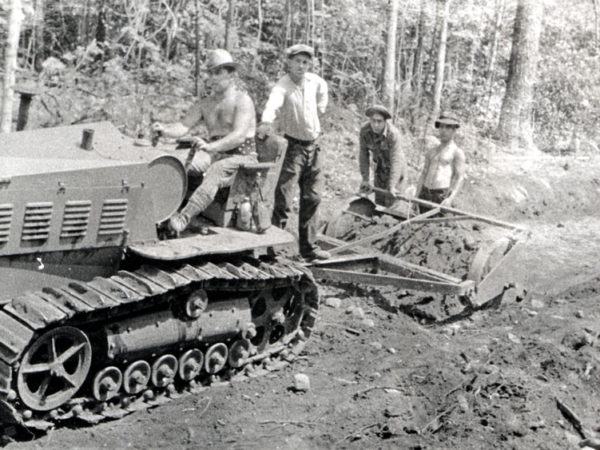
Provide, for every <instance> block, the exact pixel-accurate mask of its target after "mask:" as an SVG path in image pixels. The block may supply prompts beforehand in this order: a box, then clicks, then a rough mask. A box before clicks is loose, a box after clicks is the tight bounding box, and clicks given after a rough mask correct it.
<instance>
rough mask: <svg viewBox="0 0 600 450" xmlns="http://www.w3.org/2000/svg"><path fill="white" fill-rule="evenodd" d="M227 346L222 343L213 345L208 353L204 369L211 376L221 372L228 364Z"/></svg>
mask: <svg viewBox="0 0 600 450" xmlns="http://www.w3.org/2000/svg"><path fill="white" fill-rule="evenodd" d="M227 354H228V351H227V346H226V345H225V344H223V343H222V342H219V343H218V344H214V345H212V346H211V347H210V348H209V349H208V350H207V351H206V359H205V361H204V369H205V370H206V372H208V373H210V374H215V373H218V372H220V371H221V370H222V369H223V367H225V364H227Z"/></svg>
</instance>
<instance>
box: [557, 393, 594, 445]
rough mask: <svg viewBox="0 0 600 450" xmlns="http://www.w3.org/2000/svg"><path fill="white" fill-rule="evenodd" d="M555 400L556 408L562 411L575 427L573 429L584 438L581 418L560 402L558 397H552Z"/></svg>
mask: <svg viewBox="0 0 600 450" xmlns="http://www.w3.org/2000/svg"><path fill="white" fill-rule="evenodd" d="M554 399H555V400H556V406H558V409H559V410H560V412H561V413H562V415H563V416H564V417H565V419H567V420H568V421H569V422H570V423H571V425H573V428H575V430H576V431H577V432H578V433H579V435H580V436H581V437H582V438H583V439H585V438H586V435H585V432H584V431H583V425H582V423H581V420H579V418H578V417H577V416H576V415H575V413H574V412H573V411H571V409H570V408H569V407H568V406H567V405H565V404H564V403H563V402H561V401H560V400H559V399H558V398H556V397H555V398H554Z"/></svg>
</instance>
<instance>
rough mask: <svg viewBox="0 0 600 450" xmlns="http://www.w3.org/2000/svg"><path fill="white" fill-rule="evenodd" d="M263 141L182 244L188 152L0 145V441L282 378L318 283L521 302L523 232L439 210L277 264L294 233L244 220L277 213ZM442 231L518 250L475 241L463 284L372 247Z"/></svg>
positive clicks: (48, 143) (125, 145) (61, 132)
mask: <svg viewBox="0 0 600 450" xmlns="http://www.w3.org/2000/svg"><path fill="white" fill-rule="evenodd" d="M154 143H156V141H155V142H154ZM257 143H258V148H259V152H258V153H259V154H258V162H257V163H253V164H245V165H241V166H240V167H239V168H238V171H237V174H236V176H235V179H234V181H233V183H232V185H231V186H230V187H228V188H224V189H221V190H220V191H219V192H218V193H217V196H216V198H215V201H214V202H213V203H212V204H211V205H210V207H209V208H208V209H207V210H205V211H204V212H203V213H202V215H201V216H200V217H198V218H196V219H195V220H194V221H193V222H192V223H191V224H190V226H189V227H188V228H187V229H186V231H184V232H183V233H181V234H179V235H173V234H172V233H170V232H169V230H168V229H167V228H166V227H165V224H166V223H167V222H168V219H169V218H170V217H171V216H172V215H173V214H174V213H175V212H177V211H178V210H179V209H180V208H181V207H182V206H183V205H184V204H185V202H186V198H187V197H188V195H189V192H190V191H191V189H190V186H191V185H193V182H194V180H190V179H189V177H188V174H187V171H186V162H187V161H189V159H190V156H191V155H192V151H193V148H192V149H190V150H177V149H176V148H175V146H174V145H171V144H166V143H161V144H160V145H157V146H154V145H148V146H139V145H136V140H135V139H132V138H130V137H128V136H125V135H123V134H122V133H121V132H120V131H119V130H118V128H116V127H115V126H114V125H112V124H111V123H109V122H98V123H92V124H80V125H71V126H64V127H56V128H48V129H38V130H26V131H19V132H15V133H9V134H6V135H3V138H2V141H0V280H1V281H2V286H3V290H2V293H1V294H0V428H4V429H6V428H8V427H14V426H16V425H18V426H25V427H27V428H33V429H41V430H45V429H48V428H50V427H53V426H55V425H57V424H60V423H65V422H69V423H71V422H73V421H77V422H84V423H98V422H100V421H103V420H105V419H115V418H120V417H122V416H124V415H126V414H129V413H131V412H133V411H137V410H140V409H145V408H149V407H153V406H156V405H159V404H161V403H164V402H166V401H169V400H170V399H172V398H176V397H178V396H181V395H186V394H190V393H191V394H194V393H196V392H199V391H201V390H203V389H206V388H207V387H208V386H210V385H212V384H215V383H219V382H223V381H228V380H232V379H236V377H240V378H243V377H245V376H253V375H257V374H260V373H264V372H265V371H269V370H276V369H277V368H280V367H282V366H284V365H285V364H288V363H289V362H290V361H292V360H293V359H294V358H295V356H297V355H298V354H299V353H300V352H301V351H302V349H303V348H304V346H305V343H306V341H307V339H308V338H309V336H310V334H311V331H312V330H313V327H314V325H315V322H316V319H317V313H318V308H319V289H318V285H317V282H316V280H318V281H323V282H331V283H342V284H354V285H356V284H359V285H370V286H380V287H382V289H389V290H390V292H392V294H393V295H394V296H396V297H398V296H404V292H407V291H408V292H420V293H425V294H430V293H433V294H436V295H441V296H443V297H444V298H445V299H447V298H450V297H452V298H457V299H459V300H460V308H461V311H462V310H467V312H471V311H473V310H475V309H478V308H483V307H485V306H486V305H488V304H490V303H493V302H494V301H497V300H498V299H503V298H506V297H509V296H513V297H515V298H517V297H522V296H523V293H524V291H523V290H522V289H521V287H520V286H517V285H516V284H515V283H511V282H510V277H511V276H512V273H511V271H510V269H511V267H514V266H515V265H516V264H517V262H518V259H519V251H520V249H522V246H521V241H522V239H523V236H524V235H525V234H526V233H527V232H526V230H523V229H521V228H519V227H516V226H514V225H512V224H508V223H504V222H500V221H497V220H494V219H491V218H487V217H483V216H478V215H473V214H468V213H465V212H462V211H459V210H456V209H453V208H448V207H440V205H435V204H429V205H428V206H429V207H431V208H432V209H431V210H430V211H428V212H425V213H422V214H419V215H413V216H410V217H405V216H402V215H398V214H397V212H394V211H389V210H385V211H379V210H376V209H375V208H366V209H365V208H364V207H360V208H354V209H352V210H349V211H342V213H343V214H342V216H343V217H342V216H340V217H339V218H338V219H340V220H332V221H330V223H329V226H328V230H324V232H323V234H321V235H320V237H319V239H320V242H319V244H320V245H321V247H322V248H326V249H328V250H329V251H330V253H332V255H333V256H332V258H331V259H329V260H326V261H318V262H312V263H305V262H303V261H300V260H299V259H291V258H288V257H285V256H282V255H286V254H290V248H292V251H293V247H294V245H295V237H294V236H293V235H292V234H291V233H289V232H287V231H285V230H281V229H279V228H276V227H268V226H265V225H264V223H260V224H259V223H255V222H253V221H252V220H254V218H252V220H251V221H250V222H248V221H247V220H244V221H240V220H239V217H240V214H241V212H243V211H248V208H247V207H248V205H249V204H250V205H257V204H259V202H260V204H261V205H262V208H261V209H262V215H263V216H264V215H265V214H267V215H268V212H269V210H271V209H272V206H273V200H274V191H275V186H276V184H277V179H278V177H279V172H280V170H281V164H282V162H283V158H284V156H285V147H286V146H285V141H284V140H283V138H278V137H276V136H272V137H270V138H268V139H267V140H266V141H265V142H257ZM404 200H406V201H409V202H419V200H417V199H412V198H404ZM362 202H363V203H364V199H363V201H362ZM425 203H427V202H425ZM363 206H364V205H363ZM367 206H368V205H367ZM265 209H266V213H265ZM251 210H253V208H251ZM440 212H443V213H444V214H445V216H443V217H439V215H438V213H440ZM367 215H368V216H369V217H367ZM382 215H383V216H386V215H388V216H392V217H393V219H394V220H397V221H398V223H396V224H392V225H390V226H389V227H388V228H386V229H385V230H383V231H380V232H375V233H374V232H371V231H372V230H371V231H369V234H368V235H367V236H359V237H358V238H356V236H355V237H354V239H352V238H350V237H349V236H347V235H344V232H343V228H344V226H342V225H343V224H344V223H346V224H347V223H348V220H350V222H353V224H352V227H351V228H352V229H354V226H355V223H354V222H361V223H367V224H370V223H371V222H372V220H374V217H375V218H376V217H377V216H382ZM449 220H451V221H464V220H470V221H475V222H477V223H486V224H488V225H492V226H493V227H495V228H499V229H502V230H504V231H507V230H508V232H509V236H501V237H499V236H497V235H493V236H492V237H491V238H489V239H486V241H485V242H483V241H482V242H481V244H483V245H479V246H478V247H479V249H476V251H475V252H474V257H473V259H472V261H471V262H470V269H469V273H468V274H464V275H461V274H448V273H445V272H444V271H442V270H436V269H433V268H431V267H428V262H427V261H422V260H421V261H416V262H415V261H413V262H411V261H409V260H408V259H407V258H404V257H399V256H398V254H399V253H398V252H397V251H389V249H387V250H386V249H378V248H377V247H376V245H374V244H375V243H376V242H377V240H378V239H380V238H384V237H385V236H390V235H392V234H393V233H395V232H398V231H399V230H402V229H410V233H411V234H415V233H416V231H414V230H415V229H413V228H411V227H413V226H414V225H419V224H422V225H427V226H432V225H435V224H437V223H440V222H447V221H449ZM240 222H244V223H245V226H243V227H240V226H239V223H240ZM409 237H412V236H409ZM434 244H436V243H435V242H434ZM436 245H437V244H436ZM281 250H284V251H281ZM292 258H293V256H292ZM422 304H423V302H422V301H419V305H422ZM408 307H410V308H413V307H414V305H408ZM456 316H460V314H458V315H456Z"/></svg>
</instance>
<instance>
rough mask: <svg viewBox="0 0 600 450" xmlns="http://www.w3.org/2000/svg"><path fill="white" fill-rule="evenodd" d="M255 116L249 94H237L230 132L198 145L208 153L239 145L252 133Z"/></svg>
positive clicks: (223, 150)
mask: <svg viewBox="0 0 600 450" xmlns="http://www.w3.org/2000/svg"><path fill="white" fill-rule="evenodd" d="M255 117H256V116H255V113H254V103H253V102H252V99H251V98H250V96H248V94H245V93H240V94H238V98H237V105H236V108H235V113H234V117H233V129H232V130H231V132H229V133H228V134H226V135H225V136H223V137H222V138H221V139H218V140H216V141H214V142H210V143H205V144H204V145H202V146H200V149H201V150H204V151H206V152H209V153H211V152H212V153H217V152H226V151H228V150H232V149H234V148H236V147H239V146H240V145H242V144H243V143H244V141H245V140H246V138H247V137H248V136H249V135H250V134H252V135H254V131H255V130H254V129H255V127H256V118H255Z"/></svg>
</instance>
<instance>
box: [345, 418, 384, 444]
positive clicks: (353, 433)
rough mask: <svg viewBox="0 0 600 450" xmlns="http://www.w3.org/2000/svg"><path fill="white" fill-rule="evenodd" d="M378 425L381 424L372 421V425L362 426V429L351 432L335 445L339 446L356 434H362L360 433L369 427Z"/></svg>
mask: <svg viewBox="0 0 600 450" xmlns="http://www.w3.org/2000/svg"><path fill="white" fill-rule="evenodd" d="M377 425H379V422H376V423H372V424H371V425H367V426H365V427H362V428H361V429H360V430H358V431H353V432H352V433H350V434H349V435H347V436H345V437H344V438H342V439H340V440H339V441H337V442H336V443H335V445H334V447H337V445H338V444H341V443H342V442H344V441H345V440H346V439H351V438H353V437H354V436H356V435H358V434H360V433H364V432H365V431H366V430H368V429H369V428H373V427H376V426H377Z"/></svg>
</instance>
